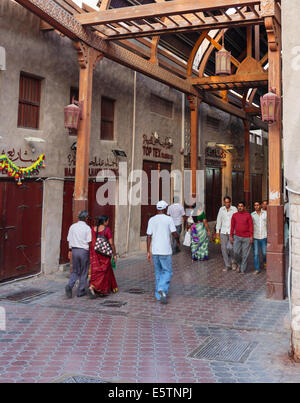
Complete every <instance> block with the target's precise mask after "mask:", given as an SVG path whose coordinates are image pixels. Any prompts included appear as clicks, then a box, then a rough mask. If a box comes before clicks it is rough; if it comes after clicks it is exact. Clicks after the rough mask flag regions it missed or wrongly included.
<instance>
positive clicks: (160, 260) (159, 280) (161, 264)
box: [147, 200, 180, 304]
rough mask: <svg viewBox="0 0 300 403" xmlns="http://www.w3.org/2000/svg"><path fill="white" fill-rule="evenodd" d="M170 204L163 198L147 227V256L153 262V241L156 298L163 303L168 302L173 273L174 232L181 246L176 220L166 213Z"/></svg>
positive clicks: (178, 244)
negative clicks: (172, 243) (172, 240)
mask: <svg viewBox="0 0 300 403" xmlns="http://www.w3.org/2000/svg"><path fill="white" fill-rule="evenodd" d="M167 207H168V204H167V203H166V202H165V201H163V200H161V201H159V202H158V203H157V205H156V209H157V214H156V215H155V216H154V217H151V218H150V220H149V222H148V228H147V258H148V261H149V262H151V253H150V245H151V242H152V260H153V264H154V271H155V282H156V287H155V298H156V299H157V300H158V301H160V302H161V303H162V304H166V303H167V295H168V291H169V286H170V281H171V278H172V275H173V268H172V246H171V237H170V235H171V234H172V235H173V236H174V237H175V239H176V241H177V246H178V247H179V246H180V242H179V237H178V234H177V232H176V227H175V224H174V221H173V219H172V218H171V217H169V216H167V215H166V211H167Z"/></svg>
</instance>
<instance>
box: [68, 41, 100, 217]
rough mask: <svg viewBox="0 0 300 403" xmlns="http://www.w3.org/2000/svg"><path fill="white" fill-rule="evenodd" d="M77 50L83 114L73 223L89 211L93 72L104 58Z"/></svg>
mask: <svg viewBox="0 0 300 403" xmlns="http://www.w3.org/2000/svg"><path fill="white" fill-rule="evenodd" d="M75 49H76V50H77V54H78V62H79V66H80V78H79V101H81V102H82V105H83V113H82V120H81V121H80V123H79V128H78V133H77V150H76V171H75V190H74V198H73V222H75V221H77V220H78V213H79V212H80V211H81V210H88V181H89V159H90V135H91V109H92V87H93V71H94V68H95V66H96V64H97V62H98V61H99V60H101V59H102V58H103V55H102V54H101V53H100V52H98V51H96V50H94V49H93V48H91V47H89V46H87V45H85V44H83V43H81V42H76V43H75Z"/></svg>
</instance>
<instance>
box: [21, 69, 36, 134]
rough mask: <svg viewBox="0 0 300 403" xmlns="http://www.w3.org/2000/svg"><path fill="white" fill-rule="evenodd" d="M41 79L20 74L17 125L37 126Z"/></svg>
mask: <svg viewBox="0 0 300 403" xmlns="http://www.w3.org/2000/svg"><path fill="white" fill-rule="evenodd" d="M40 100H41V79H40V78H36V77H33V76H31V75H29V74H25V73H21V74H20V88H19V111H18V127H26V128H31V129H38V128H39V119H40Z"/></svg>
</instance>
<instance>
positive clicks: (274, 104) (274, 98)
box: [260, 88, 280, 124]
mask: <svg viewBox="0 0 300 403" xmlns="http://www.w3.org/2000/svg"><path fill="white" fill-rule="evenodd" d="M260 106H261V114H262V120H263V121H264V122H268V123H269V124H272V123H275V122H276V121H277V119H278V112H279V106H280V97H279V96H278V95H276V90H275V89H273V88H272V90H271V91H270V92H268V93H267V94H265V95H264V96H263V97H260Z"/></svg>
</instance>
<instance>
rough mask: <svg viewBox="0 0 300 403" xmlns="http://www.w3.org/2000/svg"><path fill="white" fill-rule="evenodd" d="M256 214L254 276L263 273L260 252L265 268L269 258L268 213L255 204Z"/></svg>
mask: <svg viewBox="0 0 300 403" xmlns="http://www.w3.org/2000/svg"><path fill="white" fill-rule="evenodd" d="M254 210H255V211H254V212H253V213H252V214H251V216H252V220H253V253H254V269H255V271H254V274H259V273H260V272H261V269H260V263H259V250H260V251H261V254H262V258H263V263H264V266H265V265H266V257H267V212H266V211H265V210H262V208H261V203H260V202H258V201H256V202H255V203H254Z"/></svg>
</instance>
